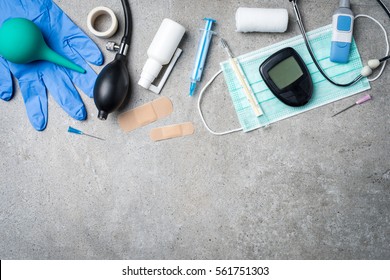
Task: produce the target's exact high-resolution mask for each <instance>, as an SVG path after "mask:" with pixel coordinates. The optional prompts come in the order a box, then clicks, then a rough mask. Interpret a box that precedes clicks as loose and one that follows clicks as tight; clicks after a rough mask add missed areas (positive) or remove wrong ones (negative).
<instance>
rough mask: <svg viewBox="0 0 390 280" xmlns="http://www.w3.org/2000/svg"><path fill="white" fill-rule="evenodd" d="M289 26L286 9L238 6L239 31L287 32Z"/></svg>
mask: <svg viewBox="0 0 390 280" xmlns="http://www.w3.org/2000/svg"><path fill="white" fill-rule="evenodd" d="M287 26H288V12H287V10H286V9H261V8H238V9H237V12H236V27H237V32H244V33H245V32H279V33H282V32H285V31H286V30H287Z"/></svg>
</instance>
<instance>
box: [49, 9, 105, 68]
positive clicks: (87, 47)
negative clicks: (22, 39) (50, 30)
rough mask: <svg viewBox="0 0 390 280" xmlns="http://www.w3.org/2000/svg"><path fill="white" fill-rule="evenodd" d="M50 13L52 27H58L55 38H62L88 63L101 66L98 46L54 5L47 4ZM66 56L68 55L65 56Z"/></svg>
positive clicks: (100, 54)
mask: <svg viewBox="0 0 390 280" xmlns="http://www.w3.org/2000/svg"><path fill="white" fill-rule="evenodd" d="M49 6H50V7H49V8H50V13H51V14H54V15H55V17H52V18H51V20H54V21H55V22H54V23H53V26H58V27H60V28H59V29H58V30H56V31H57V32H59V33H60V34H56V35H55V36H57V38H58V37H59V38H63V42H64V43H65V44H68V45H69V46H70V47H71V49H72V50H75V51H76V52H77V53H78V54H79V55H81V56H82V57H83V59H84V60H86V61H87V62H89V63H92V64H95V65H102V64H103V54H102V52H101V51H100V49H99V48H98V46H97V45H96V44H95V43H94V42H93V41H92V39H91V38H89V37H88V36H87V34H85V33H84V31H82V30H81V29H80V28H79V27H78V26H77V25H76V24H74V23H73V21H72V20H71V19H70V18H69V17H68V16H67V15H66V14H65V13H64V12H63V11H62V10H61V9H60V8H59V7H58V6H57V5H56V4H55V3H54V2H52V3H51V4H49ZM67 55H68V54H67Z"/></svg>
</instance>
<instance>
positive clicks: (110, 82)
mask: <svg viewBox="0 0 390 280" xmlns="http://www.w3.org/2000/svg"><path fill="white" fill-rule="evenodd" d="M122 6H123V10H124V13H125V35H124V36H123V38H122V42H121V45H120V46H119V51H118V53H117V54H116V56H115V59H114V60H113V61H112V62H111V63H109V64H107V65H106V66H105V67H104V68H103V70H102V71H101V72H100V74H99V75H98V77H97V79H96V83H95V87H94V89H93V97H94V100H95V105H96V107H97V109H98V111H99V112H98V118H99V119H101V120H106V119H107V116H108V114H110V113H112V112H114V111H115V110H117V109H118V108H119V107H120V106H121V105H122V103H123V102H124V101H125V99H126V97H127V95H128V93H129V87H130V75H129V70H128V69H127V53H128V50H129V46H130V38H131V29H132V21H131V12H130V5H129V2H128V0H122Z"/></svg>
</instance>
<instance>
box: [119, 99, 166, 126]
mask: <svg viewBox="0 0 390 280" xmlns="http://www.w3.org/2000/svg"><path fill="white" fill-rule="evenodd" d="M172 112H173V105H172V102H171V100H170V99H169V98H168V97H160V98H157V99H156V100H153V101H152V102H149V103H146V104H145V105H142V106H139V107H137V108H134V109H132V110H130V111H128V112H125V113H123V114H121V115H119V117H118V122H119V126H120V127H121V128H122V130H124V131H125V132H129V131H132V130H134V129H136V128H139V127H142V126H145V125H148V124H150V123H152V122H155V121H156V120H159V119H162V118H164V117H166V116H169V115H170V114H171V113H172Z"/></svg>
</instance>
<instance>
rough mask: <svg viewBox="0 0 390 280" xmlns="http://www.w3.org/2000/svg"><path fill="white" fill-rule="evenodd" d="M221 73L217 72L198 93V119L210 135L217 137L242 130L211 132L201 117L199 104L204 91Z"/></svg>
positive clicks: (220, 71)
mask: <svg viewBox="0 0 390 280" xmlns="http://www.w3.org/2000/svg"><path fill="white" fill-rule="evenodd" d="M221 73H222V70H219V71H218V72H217V73H216V74H215V75H214V76H213V77H212V78H211V80H210V81H208V82H207V84H206V85H205V86H204V88H203V89H202V91H201V92H200V94H199V99H198V111H199V115H200V118H201V120H202V122H203V124H204V126H205V127H206V129H207V130H208V131H209V132H210V133H211V134H214V135H218V136H222V135H226V134H230V133H234V132H238V131H242V130H243V129H242V128H237V129H233V130H229V131H225V132H215V131H213V130H211V129H210V127H209V126H208V125H207V123H206V121H205V119H204V117H203V113H202V110H201V108H200V102H201V101H202V97H203V93H204V92H205V91H206V89H207V88H208V87H209V86H210V85H211V84H212V83H213V82H214V80H215V79H216V78H217V77H218V76H219V75H220V74H221Z"/></svg>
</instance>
